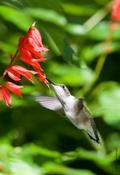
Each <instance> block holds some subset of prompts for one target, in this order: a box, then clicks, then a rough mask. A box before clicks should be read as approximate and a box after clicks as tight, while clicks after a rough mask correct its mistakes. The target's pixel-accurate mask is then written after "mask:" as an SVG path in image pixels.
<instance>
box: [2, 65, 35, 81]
mask: <svg viewBox="0 0 120 175" xmlns="http://www.w3.org/2000/svg"><path fill="white" fill-rule="evenodd" d="M7 73H8V76H9V77H10V78H12V79H13V80H14V81H20V80H21V78H20V76H21V75H22V76H24V77H26V78H27V79H28V80H30V81H31V82H32V83H33V80H32V77H31V74H33V75H35V74H36V72H35V71H32V70H28V69H26V68H24V67H22V66H18V65H12V66H10V67H8V69H6V70H5V72H4V74H3V75H4V76H5V75H6V74H7Z"/></svg>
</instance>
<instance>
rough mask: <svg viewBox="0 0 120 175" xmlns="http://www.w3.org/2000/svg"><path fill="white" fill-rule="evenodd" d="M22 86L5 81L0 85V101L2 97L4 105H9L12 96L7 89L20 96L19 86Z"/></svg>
mask: <svg viewBox="0 0 120 175" xmlns="http://www.w3.org/2000/svg"><path fill="white" fill-rule="evenodd" d="M23 87H24V86H19V85H16V84H14V83H12V82H9V81H7V82H6V83H5V84H4V85H0V101H1V100H2V99H3V100H4V101H5V103H6V105H7V106H9V107H10V106H11V103H12V98H11V95H10V92H9V91H8V90H10V91H11V92H13V93H14V94H16V95H17V96H20V97H21V92H20V88H23Z"/></svg>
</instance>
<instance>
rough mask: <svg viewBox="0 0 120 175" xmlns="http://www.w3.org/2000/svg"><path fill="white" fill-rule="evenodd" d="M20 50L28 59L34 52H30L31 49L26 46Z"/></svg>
mask: <svg viewBox="0 0 120 175" xmlns="http://www.w3.org/2000/svg"><path fill="white" fill-rule="evenodd" d="M19 50H20V54H21V56H22V57H25V58H27V59H32V54H31V53H30V52H29V50H27V49H25V48H20V49H19Z"/></svg>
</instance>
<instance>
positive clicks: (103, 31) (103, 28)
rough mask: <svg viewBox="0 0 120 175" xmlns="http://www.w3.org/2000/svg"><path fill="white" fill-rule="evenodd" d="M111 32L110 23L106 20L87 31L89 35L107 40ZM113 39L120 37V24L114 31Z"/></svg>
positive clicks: (92, 37)
mask: <svg viewBox="0 0 120 175" xmlns="http://www.w3.org/2000/svg"><path fill="white" fill-rule="evenodd" d="M109 34H110V27H109V23H108V22H106V21H104V22H101V23H99V24H97V25H96V26H95V27H94V28H93V29H92V30H90V31H89V32H88V33H87V37H88V38H91V39H94V40H106V39H107V37H108V36H109ZM113 39H114V40H119V39H120V24H119V23H118V24H117V29H116V30H115V31H114V33H113Z"/></svg>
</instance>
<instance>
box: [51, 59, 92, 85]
mask: <svg viewBox="0 0 120 175" xmlns="http://www.w3.org/2000/svg"><path fill="white" fill-rule="evenodd" d="M49 71H50V72H52V74H54V80H55V81H56V82H58V83H59V82H62V83H65V84H66V85H67V84H71V85H72V86H79V85H83V84H85V83H89V82H91V81H92V80H93V79H94V76H95V75H94V73H93V71H92V70H91V69H90V68H88V67H84V68H77V67H75V66H71V65H67V64H58V63H57V62H51V63H49Z"/></svg>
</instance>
